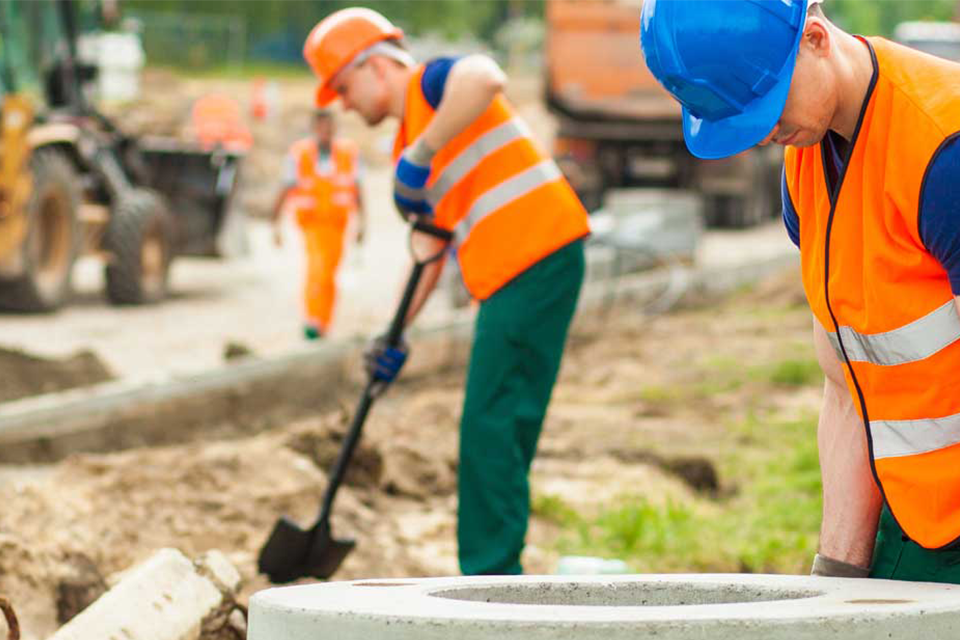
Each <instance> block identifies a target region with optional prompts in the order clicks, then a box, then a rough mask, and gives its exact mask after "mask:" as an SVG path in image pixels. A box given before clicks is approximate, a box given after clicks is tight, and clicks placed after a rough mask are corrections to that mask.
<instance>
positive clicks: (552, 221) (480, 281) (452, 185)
mask: <svg viewBox="0 0 960 640" xmlns="http://www.w3.org/2000/svg"><path fill="white" fill-rule="evenodd" d="M423 69H424V67H423V65H421V66H420V67H419V68H418V69H417V71H416V72H415V73H414V74H413V77H412V78H411V79H410V85H409V86H408V87H407V96H406V105H405V110H404V114H403V121H402V122H401V125H400V130H399V131H398V133H397V139H396V142H395V144H394V160H395V161H396V160H398V159H399V157H400V154H401V153H402V152H403V149H404V148H405V147H407V145H409V144H411V143H412V142H413V141H414V140H416V139H417V137H418V136H419V135H420V134H421V133H422V132H423V130H424V128H426V126H427V124H429V123H430V121H431V120H432V119H433V114H434V110H433V107H431V106H430V104H429V103H428V102H427V99H426V98H425V97H424V95H423V90H422V88H421V78H422V76H423ZM431 167H432V171H431V174H430V180H429V182H428V183H427V189H428V192H427V199H428V201H429V202H430V204H431V205H432V206H433V210H434V214H435V219H434V223H435V224H436V225H437V226H439V227H441V228H444V229H447V230H449V231H452V232H453V234H454V240H453V242H454V246H455V248H456V250H457V259H458V261H459V263H460V272H461V274H462V276H463V282H464V284H465V285H466V287H467V290H468V291H470V293H471V295H472V296H473V297H474V298H476V299H477V300H486V299H487V298H489V297H490V296H491V295H493V294H494V293H495V292H496V291H497V290H498V289H500V288H501V287H502V286H503V285H505V284H506V283H507V282H509V281H510V280H512V279H513V278H515V277H516V276H518V275H519V274H521V273H522V272H523V271H525V270H526V269H527V268H529V267H531V266H532V265H534V264H536V263H537V262H538V261H539V260H541V259H542V258H544V257H546V256H548V255H550V254H551V253H553V252H554V251H556V250H557V249H559V248H561V247H563V246H565V245H567V244H569V243H570V242H573V241H574V240H576V239H578V238H582V237H584V236H585V235H587V234H588V233H589V232H590V229H589V226H588V223H587V212H586V210H584V208H583V205H581V204H580V201H579V200H578V199H577V196H576V194H575V193H574V192H573V189H572V188H571V187H570V185H569V184H567V181H566V180H565V179H564V177H563V176H562V175H561V173H560V170H559V169H558V168H557V165H556V164H555V163H554V161H553V160H552V159H550V157H549V156H547V155H545V154H544V153H543V152H541V151H540V149H539V148H538V147H537V144H536V143H535V142H534V140H533V138H532V136H531V135H530V132H529V131H528V130H527V127H526V125H525V124H524V123H523V122H522V121H521V120H520V118H518V117H517V116H516V115H515V114H514V112H513V109H512V108H511V107H510V105H509V104H508V103H507V100H506V99H505V98H504V97H503V96H502V95H498V96H497V97H496V98H494V100H493V102H492V103H491V104H490V106H489V107H488V108H487V110H486V111H484V112H483V114H481V115H480V117H479V118H477V119H476V120H474V121H473V123H472V124H470V125H469V126H468V127H467V128H466V129H464V130H463V131H461V132H460V133H459V134H457V135H456V136H455V137H454V138H453V140H451V141H450V142H449V143H448V144H447V145H445V146H444V147H443V148H442V149H440V150H439V151H438V152H437V154H436V156H435V157H434V159H433V164H432V165H431Z"/></svg>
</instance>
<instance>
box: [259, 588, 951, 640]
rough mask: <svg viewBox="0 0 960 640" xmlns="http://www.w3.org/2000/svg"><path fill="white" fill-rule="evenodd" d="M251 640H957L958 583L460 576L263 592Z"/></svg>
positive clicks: (260, 596)
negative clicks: (834, 639)
mask: <svg viewBox="0 0 960 640" xmlns="http://www.w3.org/2000/svg"><path fill="white" fill-rule="evenodd" d="M247 637H248V640H281V639H282V640H308V639H311V640H312V639H314V638H337V639H338V640H361V639H363V640H366V639H368V638H377V639H378V640H413V639H416V640H434V639H437V640H439V639H440V638H444V639H446V638H457V640H487V639H489V640H492V639H494V638H496V639H498V640H546V639H548V638H549V639H551V640H564V639H570V640H573V639H574V638H575V639H576V640H593V639H594V638H597V639H599V638H603V639H604V640H613V639H617V640H619V639H624V640H625V639H627V638H630V639H631V640H635V639H637V638H646V637H656V638H657V640H692V639H694V638H696V639H701V640H702V639H703V638H710V639H711V640H723V639H725V638H730V639H737V640H753V639H756V640H760V639H763V640H787V639H789V640H815V639H816V640H822V639H828V638H843V639H844V640H860V639H863V640H866V639H868V638H869V639H871V640H872V639H874V638H891V637H892V638H897V639H899V640H913V639H917V640H919V639H921V638H922V639H924V640H926V639H929V638H956V637H960V586H955V585H942V584H933V583H917V582H893V581H887V580H854V579H841V578H818V577H811V576H782V575H736V574H728V575H708V574H705V575H683V574H675V575H633V576H519V577H503V576H499V577H496V576H494V577H461V578H434V579H417V580H363V581H355V582H333V583H325V584H312V585H303V586H294V587H283V588H277V589H268V590H266V591H261V592H259V593H257V594H255V595H254V596H253V597H252V598H251V600H250V623H249V633H248V636H247Z"/></svg>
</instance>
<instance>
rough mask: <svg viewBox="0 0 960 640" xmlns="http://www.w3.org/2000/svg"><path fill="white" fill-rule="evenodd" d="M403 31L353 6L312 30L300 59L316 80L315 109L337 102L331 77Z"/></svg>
mask: <svg viewBox="0 0 960 640" xmlns="http://www.w3.org/2000/svg"><path fill="white" fill-rule="evenodd" d="M402 37H403V31H401V30H400V29H398V28H397V27H395V26H394V25H393V23H391V22H390V21H389V20H387V19H386V18H384V17H383V16H382V15H380V14H379V13H377V12H376V11H373V10H372V9H364V8H360V7H354V8H350V9H342V10H340V11H337V12H336V13H332V14H330V15H329V16H327V17H326V18H324V19H323V20H321V21H320V22H319V23H317V26H315V27H314V28H313V31H311V32H310V35H309V36H307V41H306V42H305V43H304V45H303V57H304V58H305V59H306V61H307V64H309V65H310V68H311V69H313V73H314V74H315V75H316V76H317V79H318V80H319V81H320V86H319V87H317V106H318V107H325V106H327V105H328V104H330V103H331V102H333V101H334V100H336V99H337V93H336V91H334V90H333V88H332V87H331V86H330V81H331V80H333V77H334V76H336V75H337V73H338V72H339V71H340V70H341V69H343V68H344V67H345V66H347V64H348V63H349V62H350V61H351V60H353V58H354V57H355V56H356V55H357V54H358V53H360V52H361V51H364V50H365V49H367V48H368V47H370V46H373V45H375V44H376V43H378V42H382V41H384V40H399V39H401V38H402Z"/></svg>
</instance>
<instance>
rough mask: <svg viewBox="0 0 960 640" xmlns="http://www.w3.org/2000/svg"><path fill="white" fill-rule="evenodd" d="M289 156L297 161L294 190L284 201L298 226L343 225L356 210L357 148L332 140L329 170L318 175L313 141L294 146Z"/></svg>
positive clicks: (302, 141) (303, 141)
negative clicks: (293, 214)
mask: <svg viewBox="0 0 960 640" xmlns="http://www.w3.org/2000/svg"><path fill="white" fill-rule="evenodd" d="M290 155H291V156H292V157H293V158H294V160H295V161H296V166H297V186H296V187H294V188H293V192H292V193H291V194H290V195H289V196H288V198H287V205H288V206H291V207H292V208H293V210H294V211H295V212H296V216H297V221H298V222H299V223H300V226H309V225H311V224H319V223H324V224H331V223H332V224H337V225H345V224H346V223H347V218H349V216H350V214H351V213H353V212H354V211H356V210H357V164H358V163H357V157H358V155H359V152H358V150H357V145H356V144H354V142H353V141H351V140H346V139H344V138H335V139H334V140H333V143H332V144H331V145H330V170H329V171H326V172H322V173H319V172H318V171H317V169H318V167H317V157H318V155H319V149H318V148H317V141H316V140H315V139H314V138H304V139H302V140H298V141H296V142H295V143H293V146H292V147H291V148H290Z"/></svg>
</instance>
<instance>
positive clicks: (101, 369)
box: [0, 347, 113, 402]
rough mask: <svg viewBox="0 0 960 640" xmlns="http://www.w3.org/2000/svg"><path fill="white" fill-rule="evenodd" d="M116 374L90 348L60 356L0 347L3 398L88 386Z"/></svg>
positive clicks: (0, 388)
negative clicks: (45, 355) (41, 356)
mask: <svg viewBox="0 0 960 640" xmlns="http://www.w3.org/2000/svg"><path fill="white" fill-rule="evenodd" d="M112 378H113V374H111V373H110V370H109V369H107V366H106V365H105V364H103V362H101V361H100V359H99V358H97V356H96V355H95V354H93V353H92V352H90V351H81V352H79V353H76V354H74V355H72V356H70V357H68V358H64V359H61V360H57V359H49V358H40V357H38V356H33V355H30V354H28V353H25V352H23V351H19V350H15V349H4V348H2V347H0V402H7V401H8V400H16V399H17V398H23V397H26V396H33V395H38V394H41V393H53V392H54V391H63V390H65V389H72V388H74V387H84V386H87V385H91V384H96V383H98V382H105V381H106V380H110V379H112Z"/></svg>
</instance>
